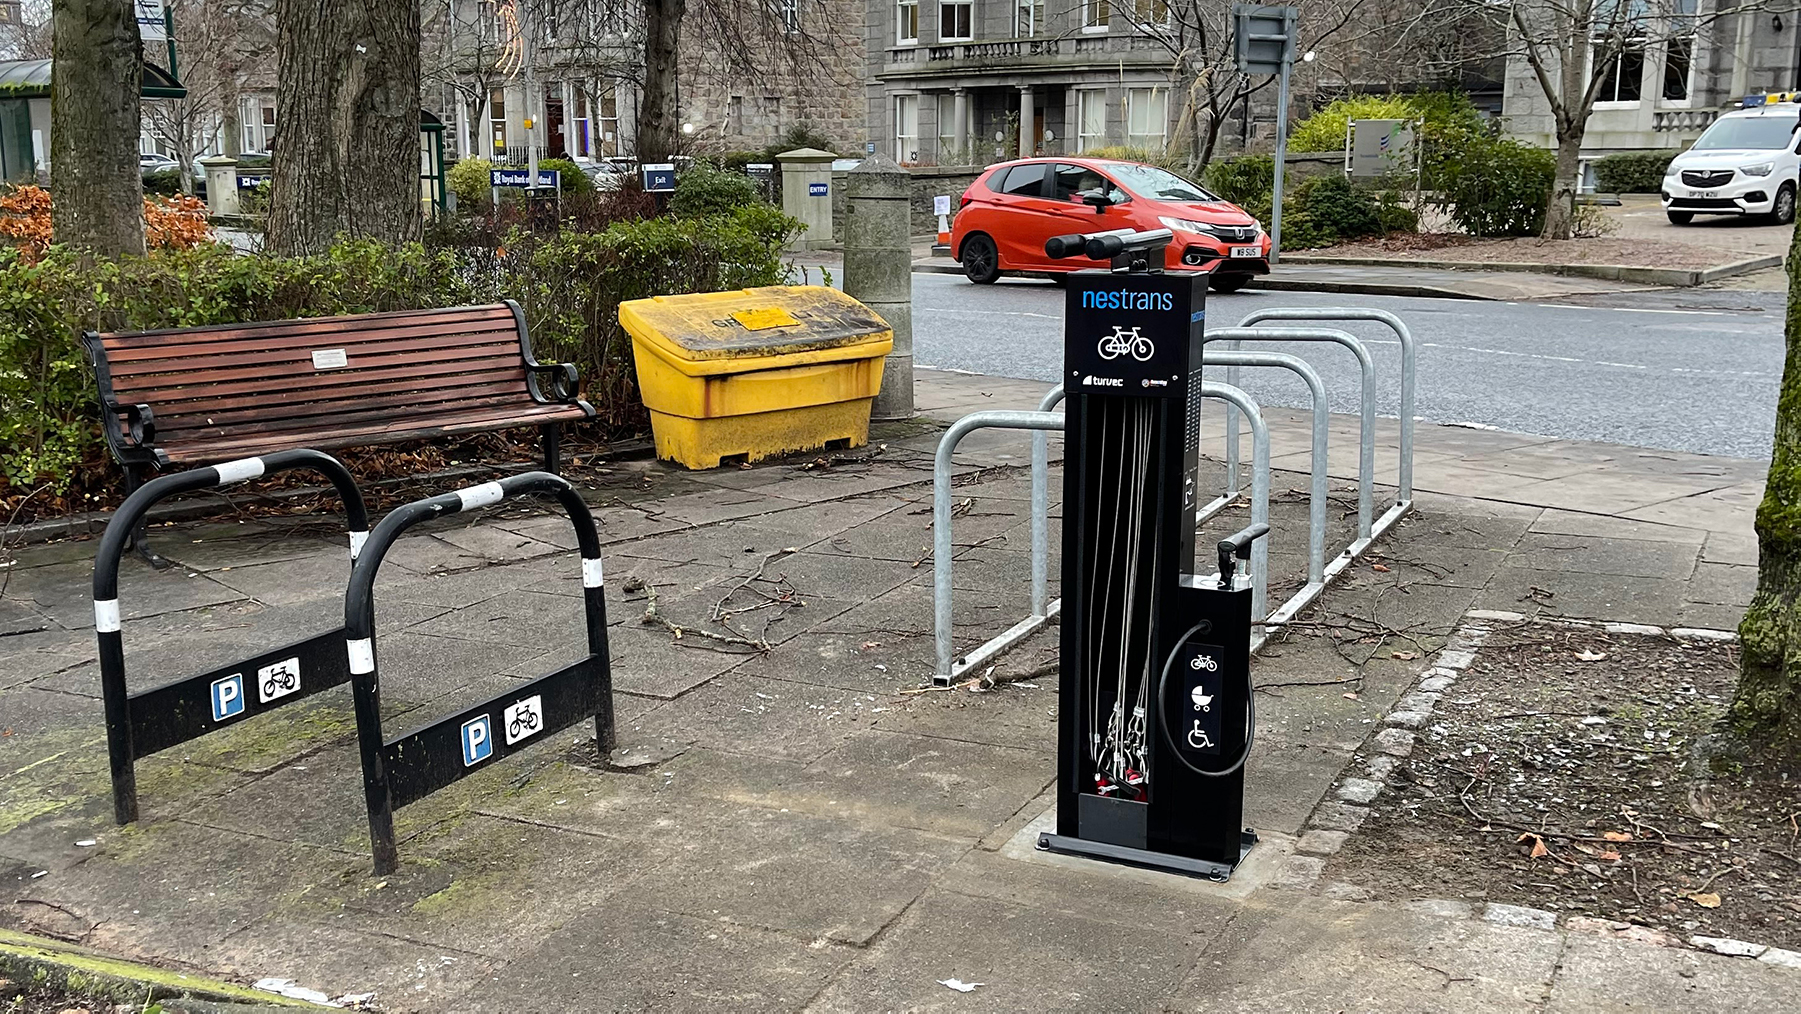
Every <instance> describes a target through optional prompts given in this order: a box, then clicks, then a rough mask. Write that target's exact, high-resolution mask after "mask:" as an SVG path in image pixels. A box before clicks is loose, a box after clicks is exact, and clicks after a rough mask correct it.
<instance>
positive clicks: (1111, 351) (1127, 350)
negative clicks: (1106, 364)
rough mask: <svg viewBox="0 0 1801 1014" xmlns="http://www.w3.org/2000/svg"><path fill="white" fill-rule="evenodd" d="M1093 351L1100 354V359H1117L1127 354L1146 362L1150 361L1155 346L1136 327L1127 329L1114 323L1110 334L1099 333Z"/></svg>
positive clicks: (1154, 352)
mask: <svg viewBox="0 0 1801 1014" xmlns="http://www.w3.org/2000/svg"><path fill="white" fill-rule="evenodd" d="M1095 351H1096V352H1097V353H1099V354H1100V357H1101V358H1102V359H1118V358H1119V357H1120V356H1125V355H1129V356H1131V357H1132V358H1133V359H1136V360H1138V361H1139V362H1141V363H1147V362H1150V359H1151V357H1152V356H1154V355H1156V354H1157V346H1155V345H1153V344H1151V340H1150V339H1149V338H1147V337H1145V336H1144V335H1142V334H1140V333H1139V329H1138V328H1136V327H1134V328H1133V329H1132V330H1130V331H1127V330H1126V329H1125V328H1123V327H1121V326H1119V325H1118V324H1115V325H1113V333H1112V334H1104V335H1101V340H1100V343H1099V344H1098V345H1096V346H1095Z"/></svg>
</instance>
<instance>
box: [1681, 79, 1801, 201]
mask: <svg viewBox="0 0 1801 1014" xmlns="http://www.w3.org/2000/svg"><path fill="white" fill-rule="evenodd" d="M1753 102H1755V103H1757V104H1756V105H1752V103H1753ZM1745 103H1746V107H1745V108H1743V109H1735V110H1733V111H1732V112H1730V113H1726V114H1725V115H1723V116H1721V117H1720V118H1719V119H1717V120H1715V121H1713V125H1712V126H1710V127H1708V128H1707V130H1706V132H1705V133H1703V134H1702V135H1701V136H1700V138H1698V139H1697V140H1696V141H1695V143H1694V145H1693V146H1692V147H1690V148H1689V150H1687V151H1685V152H1683V153H1682V154H1680V155H1677V156H1676V157H1675V158H1674V159H1671V160H1670V167H1669V169H1667V170H1665V171H1664V177H1663V210H1664V213H1665V214H1667V215H1669V216H1670V221H1671V222H1673V223H1675V224H1676V225H1687V224H1689V223H1690V222H1692V221H1694V218H1695V216H1696V215H1758V216H1761V217H1762V218H1763V219H1764V220H1765V221H1768V222H1771V223H1774V224H1776V225H1787V224H1789V223H1790V222H1793V221H1794V220H1795V190H1796V188H1797V186H1801V183H1797V176H1798V175H1801V153H1797V147H1798V146H1801V133H1797V128H1801V92H1779V93H1777V94H1774V95H1767V96H1760V97H1757V98H1748V99H1746V100H1745Z"/></svg>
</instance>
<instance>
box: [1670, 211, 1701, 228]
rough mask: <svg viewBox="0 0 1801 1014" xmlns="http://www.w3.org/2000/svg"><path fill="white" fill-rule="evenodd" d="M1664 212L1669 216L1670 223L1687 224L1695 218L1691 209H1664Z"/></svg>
mask: <svg viewBox="0 0 1801 1014" xmlns="http://www.w3.org/2000/svg"><path fill="white" fill-rule="evenodd" d="M1664 214H1666V215H1668V216H1670V224H1671V225H1687V224H1689V223H1690V222H1693V221H1694V220H1695V213H1694V212H1692V211H1666V212H1664Z"/></svg>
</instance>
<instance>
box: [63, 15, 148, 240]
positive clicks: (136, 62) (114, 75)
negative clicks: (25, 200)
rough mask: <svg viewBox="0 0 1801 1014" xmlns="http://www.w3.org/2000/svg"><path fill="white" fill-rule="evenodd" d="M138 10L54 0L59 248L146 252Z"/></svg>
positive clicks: (141, 58) (141, 66) (142, 53)
mask: <svg viewBox="0 0 1801 1014" xmlns="http://www.w3.org/2000/svg"><path fill="white" fill-rule="evenodd" d="M134 10H135V8H134V7H133V6H132V5H131V4H128V3H122V2H121V0H56V3H55V6H54V8H53V10H52V14H51V18H52V27H51V32H52V41H51V46H52V51H53V53H54V54H55V55H54V57H53V59H55V61H56V65H55V66H56V73H55V74H54V75H52V78H51V82H50V190H51V193H52V194H54V195H55V203H54V204H53V205H52V207H51V211H50V218H51V227H52V229H53V231H54V235H55V240H56V242H58V243H67V244H69V245H70V246H75V247H82V248H85V249H87V250H90V251H92V252H94V253H97V254H105V255H108V256H116V255H118V254H132V253H140V254H141V253H143V252H144V180H143V177H142V176H141V175H140V173H139V169H138V131H139V128H140V123H139V114H140V102H139V96H140V94H141V89H142V88H143V77H144V52H143V44H142V43H141V42H140V41H139V39H138V22H137V17H136V16H135V14H134Z"/></svg>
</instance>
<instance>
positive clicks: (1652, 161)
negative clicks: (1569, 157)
mask: <svg viewBox="0 0 1801 1014" xmlns="http://www.w3.org/2000/svg"><path fill="white" fill-rule="evenodd" d="M1675 157H1676V152H1673V151H1629V152H1621V153H1620V154H1618V155H1608V156H1607V157H1605V158H1603V159H1601V160H1600V161H1598V162H1596V163H1595V189H1596V190H1599V191H1600V192H1602V193H1604V194H1655V193H1658V192H1659V191H1661V190H1662V189H1663V174H1664V173H1665V172H1666V171H1667V170H1668V169H1669V168H1670V160H1671V159H1673V158H1675Z"/></svg>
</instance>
